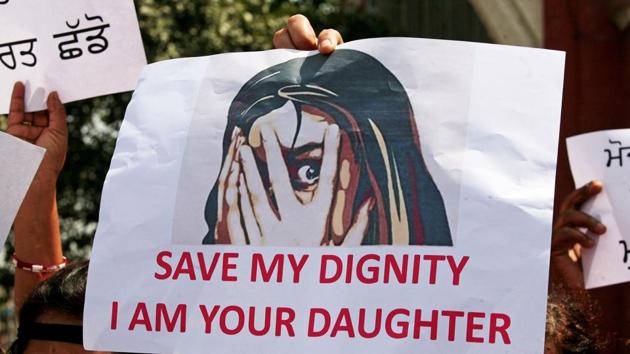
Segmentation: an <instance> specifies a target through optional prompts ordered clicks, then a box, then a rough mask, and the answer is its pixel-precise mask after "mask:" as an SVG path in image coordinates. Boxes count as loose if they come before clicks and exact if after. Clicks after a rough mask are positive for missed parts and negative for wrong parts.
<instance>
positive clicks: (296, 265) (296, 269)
mask: <svg viewBox="0 0 630 354" xmlns="http://www.w3.org/2000/svg"><path fill="white" fill-rule="evenodd" d="M288 257H289V264H290V265H291V268H293V282H294V283H299V282H300V273H301V272H302V268H304V265H305V264H306V261H307V260H308V254H305V255H302V257H300V261H299V262H296V261H295V255H293V254H289V255H288Z"/></svg>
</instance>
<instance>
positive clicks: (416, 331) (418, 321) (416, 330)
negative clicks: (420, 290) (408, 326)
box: [413, 309, 438, 340]
mask: <svg viewBox="0 0 630 354" xmlns="http://www.w3.org/2000/svg"><path fill="white" fill-rule="evenodd" d="M422 327H428V328H430V329H431V335H430V336H429V338H431V340H436V339H437V327H438V310H433V311H431V319H430V320H429V321H423V320H422V310H420V309H417V310H416V313H415V318H414V323H413V338H415V339H420V330H421V329H422Z"/></svg>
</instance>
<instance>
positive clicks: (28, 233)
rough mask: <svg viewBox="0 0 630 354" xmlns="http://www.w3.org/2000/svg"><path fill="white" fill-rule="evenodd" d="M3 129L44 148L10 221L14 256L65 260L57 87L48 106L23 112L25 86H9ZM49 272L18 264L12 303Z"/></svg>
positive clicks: (63, 139)
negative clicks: (59, 195)
mask: <svg viewBox="0 0 630 354" xmlns="http://www.w3.org/2000/svg"><path fill="white" fill-rule="evenodd" d="M7 133H9V134H11V135H13V136H16V137H18V138H21V139H23V140H26V141H28V142H30V143H32V144H35V145H37V146H41V147H43V148H45V149H46V154H45V156H44V159H43V161H42V163H41V165H40V166H39V169H38V171H37V174H36V175H35V178H34V179H33V183H32V184H31V186H30V187H29V190H28V192H27V194H26V197H25V199H24V201H23V202H22V205H21V207H20V209H19V211H18V214H17V216H16V218H15V223H14V232H15V241H14V243H15V244H14V246H15V258H16V259H18V260H19V261H21V262H23V263H28V264H33V265H42V266H45V267H48V266H54V265H59V264H62V263H63V255H62V250H61V235H60V230H59V216H58V214H57V198H56V185H57V178H58V176H59V173H60V172H61V169H62V167H63V164H64V161H65V158H66V152H67V150H68V127H67V123H66V112H65V109H64V106H63V104H62V103H61V101H60V100H59V97H58V95H57V93H56V92H53V93H51V94H50V95H49V96H48V109H47V110H45V111H40V112H35V113H26V112H25V111H24V85H23V84H22V83H20V82H17V83H16V84H15V86H14V87H13V94H12V96H11V108H10V113H9V125H8V128H7ZM50 274H51V273H36V272H31V271H26V270H23V269H20V268H19V267H16V271H15V286H14V291H15V305H16V308H17V310H18V311H19V309H20V308H21V306H22V304H23V302H24V300H25V299H26V297H27V296H28V295H29V294H30V293H31V291H32V290H33V289H34V288H35V286H37V284H39V283H40V282H41V281H43V280H44V279H46V277H47V276H49V275H50Z"/></svg>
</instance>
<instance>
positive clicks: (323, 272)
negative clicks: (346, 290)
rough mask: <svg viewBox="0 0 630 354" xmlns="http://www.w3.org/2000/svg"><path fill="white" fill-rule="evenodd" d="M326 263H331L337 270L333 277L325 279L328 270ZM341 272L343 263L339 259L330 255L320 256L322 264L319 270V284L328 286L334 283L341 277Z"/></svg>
mask: <svg viewBox="0 0 630 354" xmlns="http://www.w3.org/2000/svg"><path fill="white" fill-rule="evenodd" d="M328 261H332V262H334V263H335V264H336V266H337V269H336V271H335V273H334V274H333V276H331V277H327V274H328V272H327V269H328V266H327V264H328ZM342 271H343V262H342V260H341V258H339V257H338V256H335V255H332V254H324V255H322V263H321V266H320V269H319V282H320V283H322V284H330V283H334V282H336V281H337V280H339V278H340V277H341V272H342Z"/></svg>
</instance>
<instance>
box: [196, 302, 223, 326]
mask: <svg viewBox="0 0 630 354" xmlns="http://www.w3.org/2000/svg"><path fill="white" fill-rule="evenodd" d="M199 309H200V310H201V315H202V316H203V320H204V321H205V322H206V333H211V332H212V321H213V320H214V317H215V316H216V315H217V312H219V305H214V306H212V311H210V313H208V309H207V308H206V305H199Z"/></svg>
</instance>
